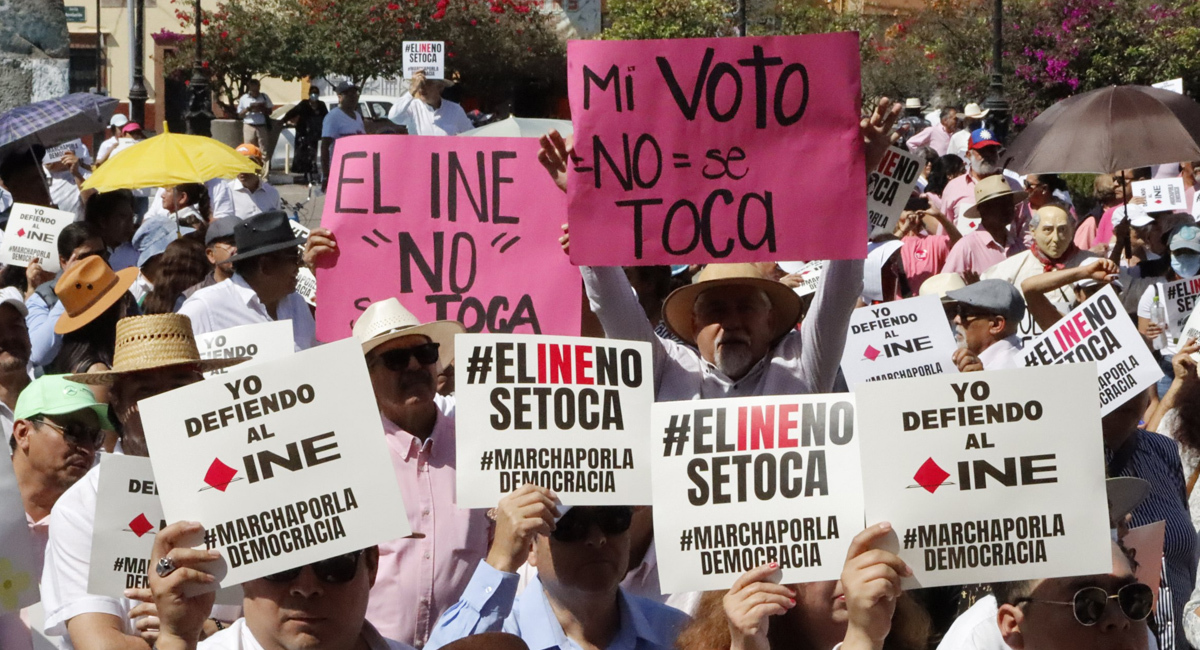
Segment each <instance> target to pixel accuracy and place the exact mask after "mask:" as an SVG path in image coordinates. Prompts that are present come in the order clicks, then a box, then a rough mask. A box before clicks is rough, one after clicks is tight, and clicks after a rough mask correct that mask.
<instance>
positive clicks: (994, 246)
mask: <svg viewBox="0 0 1200 650" xmlns="http://www.w3.org/2000/svg"><path fill="white" fill-rule="evenodd" d="M1007 258H1008V255H1007V254H1006V252H1005V249H1004V247H1003V246H1001V245H1000V244H998V243H996V240H995V238H993V237H992V234H991V233H990V232H988V231H986V230H976V231H975V232H972V233H967V234H965V235H963V238H962V239H960V240H958V242H956V243H955V244H954V248H951V249H950V254H949V255H948V256H946V264H945V266H943V267H942V273H962V272H963V271H974V272H976V273H982V272H984V271H986V270H988V269H989V268H991V267H992V266H994V265H996V264H999V263H1000V262H1003V261H1004V260H1005V259H1007Z"/></svg>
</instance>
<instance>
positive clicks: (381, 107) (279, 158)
mask: <svg viewBox="0 0 1200 650" xmlns="http://www.w3.org/2000/svg"><path fill="white" fill-rule="evenodd" d="M320 100H321V101H323V102H325V106H326V107H328V108H330V109H332V108H333V107H334V106H337V101H338V98H337V95H324V96H322V97H321V98H320ZM301 101H308V100H307V99H305V100H301ZM398 101H400V98H399V97H392V96H388V95H363V96H361V97H359V98H358V110H359V111H361V112H362V116H363V126H364V127H366V129H367V133H379V132H380V131H381V130H383V129H385V128H389V127H395V125H394V124H392V122H391V121H390V120H388V118H387V116H388V112H389V111H391V110H392V106H395V105H396V102H398ZM299 103H300V102H288V103H286V104H283V105H281V106H279V107H278V108H276V109H275V112H273V113H271V119H273V120H281V119H283V116H284V115H286V114H287V112H288V111H290V110H292V107H294V106H295V105H296V104H299ZM397 128H398V127H397ZM295 150H296V129H295V128H294V127H292V125H290V124H284V125H283V129H282V131H280V133H279V137H278V138H277V139H276V141H275V149H274V151H272V152H271V169H272V170H275V171H283V170H284V169H285V167H284V161H285V159H286V158H287V157H288V156H290V155H291V153H292V152H294V151H295Z"/></svg>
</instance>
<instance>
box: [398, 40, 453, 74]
mask: <svg viewBox="0 0 1200 650" xmlns="http://www.w3.org/2000/svg"><path fill="white" fill-rule="evenodd" d="M401 52H402V53H403V56H404V78H405V79H412V78H413V75H415V74H417V73H418V72H424V73H425V78H426V79H445V78H446V44H445V43H443V42H442V41H404V43H403V45H402V48H401Z"/></svg>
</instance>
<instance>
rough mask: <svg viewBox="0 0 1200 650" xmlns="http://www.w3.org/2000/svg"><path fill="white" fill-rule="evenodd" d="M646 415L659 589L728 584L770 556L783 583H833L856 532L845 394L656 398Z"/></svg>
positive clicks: (855, 445) (859, 501) (854, 449)
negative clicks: (650, 445)
mask: <svg viewBox="0 0 1200 650" xmlns="http://www.w3.org/2000/svg"><path fill="white" fill-rule="evenodd" d="M652 413H653V415H652V417H651V420H652V422H653V432H652V434H651V438H650V439H651V442H652V443H653V450H652V453H651V458H652V459H653V460H652V473H651V477H652V480H653V483H654V533H655V538H656V539H658V540H659V541H658V545H657V549H658V550H657V553H658V571H659V573H658V576H659V584H660V586H661V587H662V591H663V593H678V592H682V591H705V590H712V589H728V588H729V587H730V586H732V585H733V583H734V581H735V580H737V579H738V577H739V576H741V574H742V573H744V572H746V571H748V570H750V569H753V568H754V567H757V566H759V565H761V564H765V563H768V562H778V563H779V565H780V568H781V569H782V571H783V577H782V580H781V582H783V583H784V584H794V583H800V582H813V581H817V580H837V578H838V576H839V575H841V572H842V564H843V563H844V562H845V560H846V550H847V549H848V548H849V546H850V540H852V539H854V536H855V535H857V534H858V533H859V532H860V531H861V530H862V529H863V490H862V475H861V466H860V462H859V440H858V436H857V435H856V432H857V431H858V430H859V428H858V427H857V426H856V424H855V398H854V395H851V394H845V393H844V394H839V395H779V396H772V397H743V398H733V399H706V400H701V401H683V402H658V403H656V404H655V405H654V408H653V411H652ZM660 442H661V445H662V446H661V447H660V446H659V443H660ZM676 540H678V541H676Z"/></svg>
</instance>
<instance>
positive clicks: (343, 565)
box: [263, 551, 363, 585]
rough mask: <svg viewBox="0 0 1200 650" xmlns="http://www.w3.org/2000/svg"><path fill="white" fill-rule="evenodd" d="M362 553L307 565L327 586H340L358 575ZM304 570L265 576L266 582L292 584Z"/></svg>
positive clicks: (355, 552)
mask: <svg viewBox="0 0 1200 650" xmlns="http://www.w3.org/2000/svg"><path fill="white" fill-rule="evenodd" d="M362 554H363V552H362V551H354V552H353V553H346V554H345V555H338V556H336V557H331V558H329V559H327V560H321V561H320V562H313V563H312V564H309V565H307V566H308V567H310V568H311V569H312V570H313V573H315V574H316V576H317V578H318V579H319V580H320V581H321V582H324V583H326V584H331V585H340V584H345V583H347V582H350V581H351V580H353V579H354V576H356V575H358V558H360V557H362ZM303 570H304V567H303V566H299V567H296V568H294V569H288V570H287V571H280V572H279V573H272V574H271V575H269V576H263V579H264V580H268V581H270V582H291V581H293V580H295V579H296V578H299V577H300V572H301V571H303Z"/></svg>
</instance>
